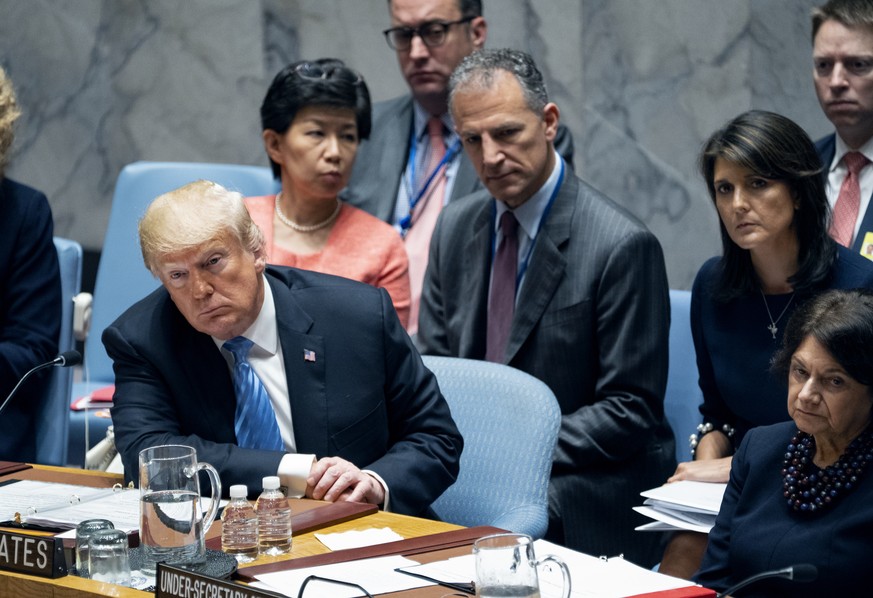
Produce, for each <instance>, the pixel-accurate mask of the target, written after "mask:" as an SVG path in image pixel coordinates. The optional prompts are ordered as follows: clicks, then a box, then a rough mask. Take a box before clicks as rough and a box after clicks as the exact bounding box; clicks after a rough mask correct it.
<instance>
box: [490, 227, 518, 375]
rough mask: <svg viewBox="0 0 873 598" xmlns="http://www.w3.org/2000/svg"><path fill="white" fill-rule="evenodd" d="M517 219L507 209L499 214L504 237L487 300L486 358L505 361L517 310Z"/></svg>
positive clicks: (495, 257) (497, 361)
mask: <svg viewBox="0 0 873 598" xmlns="http://www.w3.org/2000/svg"><path fill="white" fill-rule="evenodd" d="M517 230H518V220H516V219H515V214H513V213H512V212H510V211H508V210H507V211H506V212H504V213H503V215H502V216H500V231H501V233H502V235H503V239H502V241H501V242H500V247H498V248H497V251H496V252H495V254H494V264H493V266H492V270H491V298H490V299H489V301H488V333H487V334H488V336H487V339H486V349H485V359H487V360H488V361H493V362H496V363H502V362H503V357H504V354H505V353H506V342H507V341H508V340H509V331H510V329H511V328H512V314H513V313H515V284H516V276H517V275H518V234H517V232H516V231H517Z"/></svg>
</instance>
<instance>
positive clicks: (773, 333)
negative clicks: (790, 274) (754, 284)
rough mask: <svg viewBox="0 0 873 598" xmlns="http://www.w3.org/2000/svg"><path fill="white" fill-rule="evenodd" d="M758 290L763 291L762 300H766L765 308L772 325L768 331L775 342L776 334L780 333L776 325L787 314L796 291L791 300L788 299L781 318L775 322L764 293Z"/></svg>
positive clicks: (780, 315)
mask: <svg viewBox="0 0 873 598" xmlns="http://www.w3.org/2000/svg"><path fill="white" fill-rule="evenodd" d="M758 290H759V291H761V299H763V300H764V307H765V308H766V309H767V317H768V318H770V324H769V325H768V326H767V330H769V331H770V334H772V335H773V340H776V333H777V332H779V328H777V327H776V324H778V323H779V320H781V319H782V316H784V315H785V312H786V311H788V307H789V306H790V305H791V302H792V301H794V291H792V292H791V298H790V299H788V303H786V304H785V307H784V308H783V309H782V313H780V314H779V317H778V318H776V319H775V320H774V319H773V314H771V313H770V306H769V305H768V304H767V297H766V295H764V291H763V290H762V289H760V288H759V289H758Z"/></svg>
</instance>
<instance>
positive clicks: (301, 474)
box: [277, 453, 315, 498]
mask: <svg viewBox="0 0 873 598" xmlns="http://www.w3.org/2000/svg"><path fill="white" fill-rule="evenodd" d="M314 464H315V455H301V454H298V453H288V454H286V455H285V456H284V457H282V460H281V461H279V471H278V472H277V475H278V476H279V481H281V483H282V485H283V486H285V488H286V491H285V495H286V496H287V497H288V498H300V497H302V496H303V495H304V494H305V493H306V478H308V477H309V472H310V471H312V466H313V465H314Z"/></svg>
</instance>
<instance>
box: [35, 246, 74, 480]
mask: <svg viewBox="0 0 873 598" xmlns="http://www.w3.org/2000/svg"><path fill="white" fill-rule="evenodd" d="M54 241H55V249H56V250H57V252H58V263H59V265H60V269H61V299H62V311H61V336H60V338H58V352H59V353H63V352H64V351H70V350H72V349H75V347H76V339H75V338H74V337H73V297H75V296H76V295H77V294H78V293H79V291H80V290H81V286H82V246H81V245H79V244H78V243H77V242H76V241H71V240H69V239H62V238H61V237H55V239H54ZM72 387H73V368H71V367H65V368H61V367H56V368H52V372H51V379H50V380H49V385H48V390H47V393H48V395H47V397H46V402H45V407H44V409H43V410H42V412H41V413H40V414H39V415H38V423H37V427H36V460H37V462H38V463H41V464H45V465H66V461H67V437H68V436H69V414H70V392H71V390H72Z"/></svg>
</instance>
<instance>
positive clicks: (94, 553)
mask: <svg viewBox="0 0 873 598" xmlns="http://www.w3.org/2000/svg"><path fill="white" fill-rule="evenodd" d="M88 571H89V573H90V575H91V579H94V580H97V581H105V582H109V583H117V584H122V585H128V584H129V583H130V557H129V555H128V550H127V534H126V533H125V532H124V531H123V530H120V529H106V530H102V531H99V532H95V533H93V534H92V535H91V537H90V539H89V540H88Z"/></svg>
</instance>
